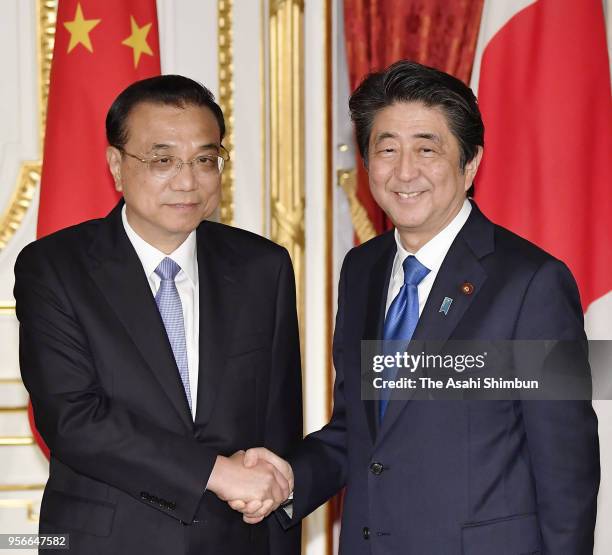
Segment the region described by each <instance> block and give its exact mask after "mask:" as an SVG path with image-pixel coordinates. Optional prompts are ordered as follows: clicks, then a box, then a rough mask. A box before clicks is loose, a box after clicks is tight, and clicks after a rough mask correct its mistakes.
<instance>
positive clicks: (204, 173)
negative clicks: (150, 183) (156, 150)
mask: <svg viewBox="0 0 612 555" xmlns="http://www.w3.org/2000/svg"><path fill="white" fill-rule="evenodd" d="M119 151H120V152H121V153H122V154H125V155H126V156H129V157H130V158H134V159H135V160H138V161H139V162H142V163H143V164H146V165H147V168H148V169H149V172H150V173H151V175H152V176H153V177H155V178H157V179H160V180H170V179H174V178H175V177H176V176H177V175H178V174H179V173H180V171H181V169H182V168H183V166H184V165H188V166H191V169H192V170H193V174H194V176H195V177H196V178H199V179H206V178H210V177H213V176H219V175H220V174H221V172H222V171H223V167H224V166H225V162H227V161H228V160H229V153H228V152H227V150H225V147H223V146H221V151H220V152H221V153H220V154H201V155H200V156H196V157H195V158H193V159H192V160H189V161H187V162H185V161H184V160H181V159H180V158H178V157H177V156H172V155H170V154H164V155H160V156H153V157H152V158H141V157H140V156H136V155H135V154H131V153H130V152H127V151H126V150H124V149H123V148H119Z"/></svg>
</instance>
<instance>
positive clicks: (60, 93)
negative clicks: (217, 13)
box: [37, 0, 160, 237]
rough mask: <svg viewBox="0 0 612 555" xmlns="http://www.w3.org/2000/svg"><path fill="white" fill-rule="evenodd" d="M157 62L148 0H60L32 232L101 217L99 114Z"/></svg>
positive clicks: (104, 178) (108, 196) (103, 180)
mask: <svg viewBox="0 0 612 555" xmlns="http://www.w3.org/2000/svg"><path fill="white" fill-rule="evenodd" d="M159 60H160V58H159V39H158V33H157V13H156V8H155V0H104V2H100V1H99V0H60V2H59V7H58V13H57V24H56V33H55V47H54V50H53V64H52V67H51V84H50V88H49V104H48V110H47V127H46V130H45V148H44V157H43V168H42V178H41V191H40V208H39V211H38V230H37V235H38V237H42V236H44V235H47V234H49V233H52V232H54V231H57V230H58V229H61V228H63V227H67V226H69V225H72V224H76V223H79V222H82V221H84V220H88V219H91V218H97V217H101V216H105V215H106V214H107V213H108V211H109V210H110V209H111V208H112V207H113V206H114V205H115V203H116V202H117V200H118V199H119V197H120V195H119V193H117V192H116V191H115V189H114V186H113V181H112V178H111V175H110V173H109V171H108V169H107V167H106V158H105V149H106V137H105V128H104V120H105V118H106V112H107V111H108V108H109V107H110V105H111V103H112V101H113V100H114V98H115V97H116V96H117V95H118V94H119V93H120V92H121V91H122V90H123V89H124V88H125V87H126V86H127V85H129V84H130V83H132V82H133V81H136V80H138V79H144V78H146V77H151V76H153V75H159V73H160V61H159Z"/></svg>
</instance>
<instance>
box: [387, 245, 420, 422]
mask: <svg viewBox="0 0 612 555" xmlns="http://www.w3.org/2000/svg"><path fill="white" fill-rule="evenodd" d="M403 268H404V285H402V287H401V289H400V290H399V292H398V293H397V296H396V297H395V299H393V302H392V303H391V306H390V307H389V310H388V311H387V317H386V318H385V326H384V329H383V340H385V341H400V340H405V341H406V342H408V341H410V339H411V338H412V334H413V333H414V330H415V328H416V326H417V322H418V321H419V292H418V289H417V286H418V285H419V283H421V281H422V280H423V278H424V277H425V276H426V275H427V274H428V273H429V268H426V267H425V266H423V264H421V263H420V262H419V261H418V260H417V259H416V258H415V257H414V256H412V255H410V256H408V257H406V259H405V260H404V263H403ZM389 348H390V347H389ZM385 350H386V349H385ZM391 350H393V351H394V352H395V351H396V350H397V348H396V345H393V348H392V349H391ZM385 354H387V353H385ZM396 375H397V368H395V367H392V368H386V367H385V368H384V370H383V374H382V377H383V379H384V380H393V379H394V378H395V376H396ZM390 397H391V389H388V388H385V389H381V395H380V403H379V415H380V421H381V422H382V420H383V418H384V416H385V412H386V410H387V405H388V404H389V398H390Z"/></svg>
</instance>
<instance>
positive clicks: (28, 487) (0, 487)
mask: <svg viewBox="0 0 612 555" xmlns="http://www.w3.org/2000/svg"><path fill="white" fill-rule="evenodd" d="M44 489H45V484H0V491H39V490H40V491H42V490H44Z"/></svg>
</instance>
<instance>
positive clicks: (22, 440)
mask: <svg viewBox="0 0 612 555" xmlns="http://www.w3.org/2000/svg"><path fill="white" fill-rule="evenodd" d="M35 443H36V442H35V441H34V438H33V437H32V436H0V447H16V446H18V445H34V444H35Z"/></svg>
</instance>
